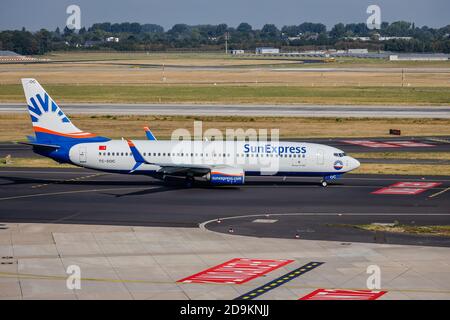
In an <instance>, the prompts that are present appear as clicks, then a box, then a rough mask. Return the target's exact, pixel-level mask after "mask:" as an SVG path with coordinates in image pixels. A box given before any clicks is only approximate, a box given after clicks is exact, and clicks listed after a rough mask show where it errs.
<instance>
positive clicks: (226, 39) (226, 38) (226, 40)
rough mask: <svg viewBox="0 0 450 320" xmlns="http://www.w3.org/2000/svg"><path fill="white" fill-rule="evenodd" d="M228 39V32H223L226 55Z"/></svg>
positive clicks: (226, 52)
mask: <svg viewBox="0 0 450 320" xmlns="http://www.w3.org/2000/svg"><path fill="white" fill-rule="evenodd" d="M229 37H230V34H229V33H228V32H225V54H228V39H229Z"/></svg>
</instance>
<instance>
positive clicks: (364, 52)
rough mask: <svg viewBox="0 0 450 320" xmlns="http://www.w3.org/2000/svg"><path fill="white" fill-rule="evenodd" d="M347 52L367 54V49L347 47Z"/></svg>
mask: <svg viewBox="0 0 450 320" xmlns="http://www.w3.org/2000/svg"><path fill="white" fill-rule="evenodd" d="M348 53H350V54H367V53H369V50H367V49H348Z"/></svg>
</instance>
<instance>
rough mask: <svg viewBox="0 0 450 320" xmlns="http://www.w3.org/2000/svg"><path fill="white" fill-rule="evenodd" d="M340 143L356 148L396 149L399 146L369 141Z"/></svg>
mask: <svg viewBox="0 0 450 320" xmlns="http://www.w3.org/2000/svg"><path fill="white" fill-rule="evenodd" d="M342 142H345V143H348V144H356V145H358V146H364V147H368V148H398V147H399V146H396V145H393V144H389V143H384V142H377V141H371V140H343V141H342Z"/></svg>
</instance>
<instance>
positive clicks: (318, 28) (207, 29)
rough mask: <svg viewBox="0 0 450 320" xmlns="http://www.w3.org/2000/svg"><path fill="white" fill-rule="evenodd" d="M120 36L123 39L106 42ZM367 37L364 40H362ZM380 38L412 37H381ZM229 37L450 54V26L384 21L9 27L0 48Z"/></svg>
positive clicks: (202, 42) (233, 44)
mask: <svg viewBox="0 0 450 320" xmlns="http://www.w3.org/2000/svg"><path fill="white" fill-rule="evenodd" d="M109 37H114V38H118V39H119V41H118V42H114V41H109V42H108V41H106V39H107V38H109ZM362 37H366V38H369V39H365V40H366V41H363V40H362V39H358V38H362ZM379 37H408V38H411V39H405V38H403V39H390V40H387V41H380V40H379ZM226 39H227V40H228V46H229V48H230V49H244V50H254V48H255V47H260V46H273V47H280V48H283V49H284V50H286V51H289V50H302V49H308V50H313V49H327V48H336V49H348V48H368V49H370V50H385V51H397V52H430V53H432V52H443V53H450V25H447V26H445V27H442V28H429V27H427V26H422V27H417V26H415V24H414V23H410V22H405V21H398V22H393V23H387V22H384V23H382V24H381V28H380V29H379V30H369V29H368V28H367V26H366V24H365V23H350V24H343V23H338V24H336V25H335V26H333V27H332V28H331V29H330V30H327V27H326V26H325V25H324V24H321V23H311V22H304V23H301V24H299V25H287V26H283V27H282V28H281V29H279V28H278V27H277V26H276V25H274V24H266V25H264V26H263V27H262V28H261V29H254V28H253V27H252V26H251V25H250V24H248V23H246V22H243V23H241V24H239V25H238V26H237V27H230V26H228V25H227V24H218V25H209V24H208V25H187V24H175V25H174V26H173V27H172V28H170V29H169V30H167V31H166V30H164V28H163V27H162V26H159V25H156V24H140V23H129V22H125V23H109V22H104V23H95V24H93V25H92V26H91V27H89V28H85V27H83V28H81V29H80V30H78V31H73V30H70V29H68V28H67V27H66V28H65V29H64V30H62V31H61V30H60V29H59V28H57V29H56V30H54V31H49V30H46V29H41V30H39V31H37V32H30V31H27V30H25V28H22V30H6V31H2V32H0V50H11V51H15V52H17V53H20V54H25V55H35V54H45V53H47V52H49V51H55V50H77V49H78V50H79V49H86V48H91V49H110V50H119V51H161V50H183V49H187V50H189V49H191V50H223V49H224V46H225V41H226Z"/></svg>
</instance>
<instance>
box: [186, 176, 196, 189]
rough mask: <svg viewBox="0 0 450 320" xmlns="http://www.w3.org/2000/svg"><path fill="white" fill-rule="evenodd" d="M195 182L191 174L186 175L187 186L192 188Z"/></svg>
mask: <svg viewBox="0 0 450 320" xmlns="http://www.w3.org/2000/svg"><path fill="white" fill-rule="evenodd" d="M194 183H195V178H194V177H193V176H186V180H185V184H186V187H187V188H192V186H193V185H194Z"/></svg>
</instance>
